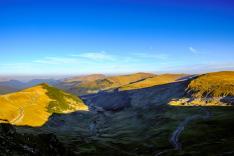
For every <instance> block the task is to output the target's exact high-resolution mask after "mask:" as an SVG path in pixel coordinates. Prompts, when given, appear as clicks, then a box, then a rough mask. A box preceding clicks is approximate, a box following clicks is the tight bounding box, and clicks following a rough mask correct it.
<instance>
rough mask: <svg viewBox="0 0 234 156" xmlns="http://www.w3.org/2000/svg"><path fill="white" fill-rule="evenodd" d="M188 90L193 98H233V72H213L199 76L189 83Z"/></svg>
mask: <svg viewBox="0 0 234 156" xmlns="http://www.w3.org/2000/svg"><path fill="white" fill-rule="evenodd" d="M188 90H189V91H190V92H191V93H192V95H193V96H194V97H204V96H211V97H220V96H234V72H233V71H225V72H215V73H208V74H204V75H201V76H199V77H198V78H197V79H195V80H193V81H191V83H190V84H189V86H188Z"/></svg>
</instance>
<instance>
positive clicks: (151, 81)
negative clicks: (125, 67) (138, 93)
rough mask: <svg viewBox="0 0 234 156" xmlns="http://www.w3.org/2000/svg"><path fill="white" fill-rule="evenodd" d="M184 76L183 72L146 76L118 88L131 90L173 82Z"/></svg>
mask: <svg viewBox="0 0 234 156" xmlns="http://www.w3.org/2000/svg"><path fill="white" fill-rule="evenodd" d="M184 76H186V75H185V74H163V75H158V76H154V77H152V78H147V79H145V80H142V81H139V82H135V83H131V84H128V85H125V86H121V87H120V88H119V90H132V89H140V88H147V87H152V86H156V85H162V84H166V83H171V82H175V81H176V80H177V79H179V78H181V77H184Z"/></svg>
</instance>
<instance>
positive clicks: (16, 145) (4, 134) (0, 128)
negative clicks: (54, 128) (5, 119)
mask: <svg viewBox="0 0 234 156" xmlns="http://www.w3.org/2000/svg"><path fill="white" fill-rule="evenodd" d="M0 151H1V155H3V156H9V155H12V156H14V155H45V156H46V155H50V154H53V155H56V156H60V155H61V156H64V155H73V153H71V152H70V151H68V150H67V149H66V148H65V147H64V146H63V144H62V143H61V142H60V141H59V140H58V139H57V138H56V136H55V135H54V134H38V135H33V134H19V133H17V131H16V129H15V127H13V126H12V125H10V124H0Z"/></svg>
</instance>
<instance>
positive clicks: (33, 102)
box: [10, 92, 39, 124]
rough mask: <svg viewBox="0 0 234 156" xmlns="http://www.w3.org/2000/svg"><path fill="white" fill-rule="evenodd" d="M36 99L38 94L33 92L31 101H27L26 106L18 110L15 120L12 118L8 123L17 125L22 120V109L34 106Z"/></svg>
mask: <svg viewBox="0 0 234 156" xmlns="http://www.w3.org/2000/svg"><path fill="white" fill-rule="evenodd" d="M38 97H39V94H38V93H37V92H35V96H33V97H32V100H30V101H29V104H28V105H27V106H24V107H20V108H19V109H18V112H19V113H18V115H17V116H16V117H15V118H13V119H12V120H11V121H10V123H11V124H17V123H19V122H20V121H22V119H23V118H24V109H25V108H26V107H31V106H33V105H35V102H36V100H37V99H38Z"/></svg>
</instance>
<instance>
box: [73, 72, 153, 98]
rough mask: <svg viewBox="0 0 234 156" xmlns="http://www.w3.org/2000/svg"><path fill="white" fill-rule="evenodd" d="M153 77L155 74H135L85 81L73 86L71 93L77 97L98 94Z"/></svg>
mask: <svg viewBox="0 0 234 156" xmlns="http://www.w3.org/2000/svg"><path fill="white" fill-rule="evenodd" d="M153 76H154V74H151V73H135V74H129V75H119V76H111V77H106V78H104V79H98V80H95V81H83V82H81V83H79V84H77V85H75V86H72V87H71V88H70V89H69V91H71V92H72V93H74V94H77V95H82V94H89V93H96V92H98V91H100V90H107V89H114V88H117V87H120V86H123V85H127V84H130V83H133V82H137V81H140V80H144V79H146V78H150V77H153Z"/></svg>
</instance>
